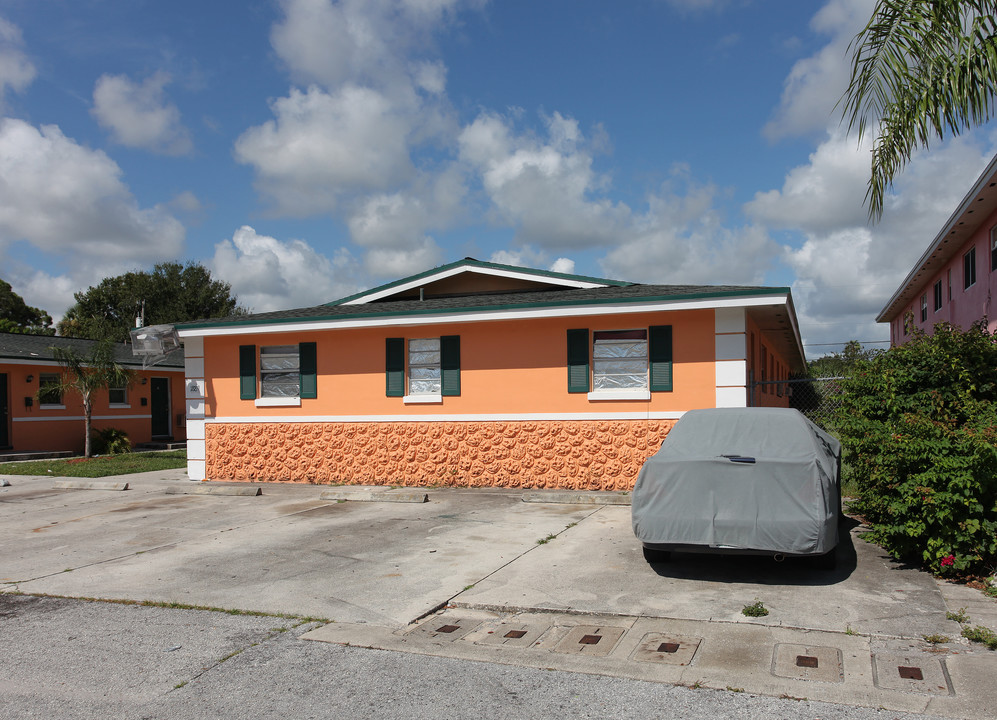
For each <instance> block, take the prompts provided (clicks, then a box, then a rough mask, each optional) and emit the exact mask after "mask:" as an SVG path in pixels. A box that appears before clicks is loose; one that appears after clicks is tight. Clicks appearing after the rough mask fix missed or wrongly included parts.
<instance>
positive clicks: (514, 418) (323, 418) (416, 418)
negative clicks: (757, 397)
mask: <svg viewBox="0 0 997 720" xmlns="http://www.w3.org/2000/svg"><path fill="white" fill-rule="evenodd" d="M742 390H743V388H742ZM684 414H685V411H684V410H678V411H664V412H587V413H495V414H481V415H449V414H447V415H445V414H439V415H304V416H295V415H271V416H269V417H262V416H261V417H258V416H251V417H208V418H205V419H204V422H205V423H206V424H209V425H218V424H224V423H232V424H239V425H246V424H259V423H361V422H362V423H374V422H528V421H546V420H678V419H679V418H680V417H682V416H683V415H684Z"/></svg>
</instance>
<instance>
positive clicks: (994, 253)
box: [990, 225, 997, 272]
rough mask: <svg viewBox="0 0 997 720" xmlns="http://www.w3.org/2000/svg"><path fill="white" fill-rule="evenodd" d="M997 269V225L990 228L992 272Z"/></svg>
mask: <svg viewBox="0 0 997 720" xmlns="http://www.w3.org/2000/svg"><path fill="white" fill-rule="evenodd" d="M994 270H997V225H995V226H994V227H992V228H990V272H993V271H994Z"/></svg>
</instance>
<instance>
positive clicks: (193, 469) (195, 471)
mask: <svg viewBox="0 0 997 720" xmlns="http://www.w3.org/2000/svg"><path fill="white" fill-rule="evenodd" d="M206 473H207V468H205V462H204V460H188V461H187V477H189V478H190V479H191V480H204V479H205V478H206V477H207V474H206Z"/></svg>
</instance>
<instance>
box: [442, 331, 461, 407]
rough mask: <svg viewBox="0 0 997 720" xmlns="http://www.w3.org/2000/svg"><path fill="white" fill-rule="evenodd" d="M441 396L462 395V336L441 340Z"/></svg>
mask: <svg viewBox="0 0 997 720" xmlns="http://www.w3.org/2000/svg"><path fill="white" fill-rule="evenodd" d="M440 372H441V374H442V383H441V390H442V392H441V394H442V395H444V396H453V395H460V335H444V336H443V337H441V338H440Z"/></svg>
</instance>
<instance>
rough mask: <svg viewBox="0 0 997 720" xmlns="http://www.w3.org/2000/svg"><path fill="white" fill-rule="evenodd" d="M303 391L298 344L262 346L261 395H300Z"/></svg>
mask: <svg viewBox="0 0 997 720" xmlns="http://www.w3.org/2000/svg"><path fill="white" fill-rule="evenodd" d="M300 393H301V374H300V371H299V360H298V346H297V345H271V346H269V347H262V348H260V396H261V397H265V398H266V397H298V396H299V395H300Z"/></svg>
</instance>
